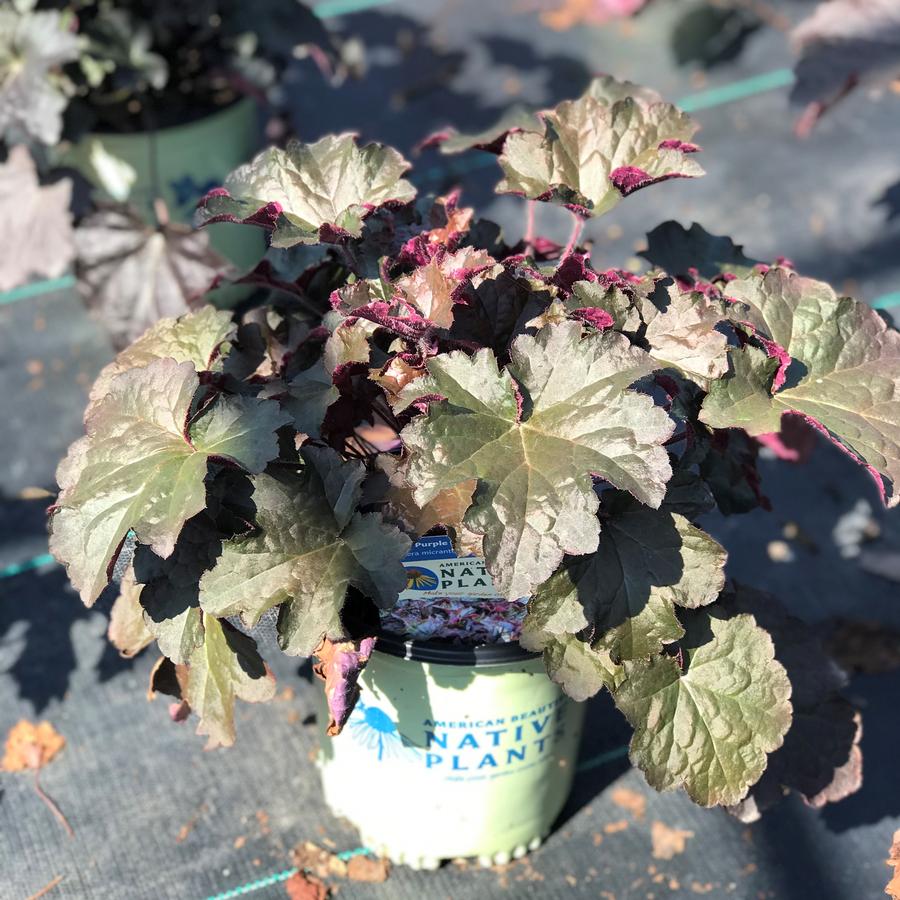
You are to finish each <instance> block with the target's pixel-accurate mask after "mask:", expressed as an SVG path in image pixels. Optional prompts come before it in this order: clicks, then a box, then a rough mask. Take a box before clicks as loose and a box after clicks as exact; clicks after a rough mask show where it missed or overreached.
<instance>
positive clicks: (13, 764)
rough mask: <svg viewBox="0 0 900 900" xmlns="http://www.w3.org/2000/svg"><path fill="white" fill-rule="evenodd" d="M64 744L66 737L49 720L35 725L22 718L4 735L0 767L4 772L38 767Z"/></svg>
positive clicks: (22, 770)
mask: <svg viewBox="0 0 900 900" xmlns="http://www.w3.org/2000/svg"><path fill="white" fill-rule="evenodd" d="M65 746H66V739H65V738H64V737H63V736H62V735H61V734H59V732H58V731H57V730H56V729H55V728H54V727H53V726H52V725H51V724H50V723H49V722H40V723H38V724H37V725H35V724H34V723H33V722H29V721H28V720H27V719H22V720H21V721H19V722H17V723H16V724H15V725H13V727H12V728H11V729H10V731H9V734H8V735H7V736H6V752H5V754H4V756H3V762H2V764H0V769H2V770H3V771H4V772H24V771H25V770H26V769H40V768H41V767H43V766H45V765H47V763H48V762H50V760H51V759H53V757H54V756H56V754H57V753H59V751H60V750H62V748H63V747H65Z"/></svg>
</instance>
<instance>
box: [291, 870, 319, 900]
mask: <svg viewBox="0 0 900 900" xmlns="http://www.w3.org/2000/svg"><path fill="white" fill-rule="evenodd" d="M284 890H285V892H286V893H287V895H288V897H289V898H290V900H327V898H328V897H330V896H331V890H330V889H329V888H328V886H327V885H325V884H323V883H322V882H321V881H320V880H319V879H318V878H316V877H315V876H314V875H304V874H303V872H295V873H294V874H293V875H291V877H290V878H288V880H287V881H286V882H285V883H284Z"/></svg>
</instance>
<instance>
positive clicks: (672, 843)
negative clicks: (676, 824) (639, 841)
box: [650, 822, 694, 859]
mask: <svg viewBox="0 0 900 900" xmlns="http://www.w3.org/2000/svg"><path fill="white" fill-rule="evenodd" d="M693 836H694V832H693V831H683V830H682V829H681V828H670V827H669V826H668V825H666V824H665V823H664V822H654V823H653V825H651V826H650V839H651V840H652V841H653V858H654V859H671V858H672V857H673V856H675V855H677V854H679V853H684V848H685V845H686V844H687V842H688V840H689V839H690V838H692V837H693Z"/></svg>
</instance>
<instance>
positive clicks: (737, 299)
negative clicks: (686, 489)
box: [700, 267, 900, 506]
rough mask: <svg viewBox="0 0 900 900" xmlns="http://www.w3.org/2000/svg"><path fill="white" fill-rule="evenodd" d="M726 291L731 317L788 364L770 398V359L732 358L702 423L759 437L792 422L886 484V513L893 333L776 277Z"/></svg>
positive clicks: (791, 277)
mask: <svg viewBox="0 0 900 900" xmlns="http://www.w3.org/2000/svg"><path fill="white" fill-rule="evenodd" d="M727 290H728V296H729V299H732V300H733V301H734V306H733V307H732V309H731V312H732V317H733V318H734V319H735V320H737V321H738V322H741V321H749V322H750V324H751V325H752V326H753V329H755V331H756V332H758V333H761V334H762V335H764V336H765V337H766V338H768V339H770V340H771V341H774V342H775V343H777V344H778V345H779V346H781V347H783V348H784V349H785V350H786V351H787V353H788V354H790V357H791V359H792V360H793V362H792V363H791V365H790V367H789V368H788V370H787V381H786V382H785V383H784V385H783V386H782V387H781V388H780V390H778V389H775V388H776V387H777V385H776V384H773V382H774V379H775V376H776V372H777V371H778V365H779V363H778V360H777V359H775V358H769V357H768V356H767V355H766V354H765V352H764V351H761V350H757V349H756V348H754V347H752V346H748V347H745V348H744V349H743V350H740V351H737V350H732V351H731V353H730V356H731V364H732V372H731V375H730V376H729V377H727V378H724V379H722V380H719V381H716V382H714V383H713V384H712V386H711V387H710V393H709V396H708V397H707V399H706V401H705V402H704V404H703V409H702V411H701V413H700V418H701V420H702V421H703V422H705V423H706V424H707V425H710V426H712V427H713V428H743V429H745V430H746V431H747V432H748V433H749V434H751V435H761V434H768V433H771V432H775V431H778V430H779V426H780V423H781V417H782V415H783V414H784V413H790V412H795V413H799V414H800V415H802V416H804V417H805V418H806V419H807V421H808V422H810V423H811V424H814V425H816V426H817V427H819V429H820V430H822V431H824V432H826V433H827V434H828V436H829V437H830V438H831V439H832V440H833V441H834V442H835V443H837V444H838V445H839V446H841V447H843V448H845V449H846V450H848V451H849V452H850V453H851V455H853V456H854V457H856V458H857V459H859V460H860V461H861V462H863V463H864V464H865V465H866V467H867V468H868V469H869V470H870V471H871V472H872V473H873V474H875V475H876V477H878V476H879V475H880V476H884V477H886V478H887V479H888V481H889V483H890V484H889V485H888V486H886V487H885V488H883V492H884V495H885V498H886V500H888V502H889V505H891V506H893V505H895V504H896V503H897V502H898V499H900V498H898V496H897V495H896V493H894V491H893V487H892V486H893V485H895V484H896V482H897V480H898V477H900V403H898V399H900V333H898V332H896V331H894V330H893V329H891V328H889V327H888V326H887V325H886V324H885V322H884V320H883V319H882V318H881V317H880V316H879V315H878V314H877V313H876V312H875V311H874V310H872V309H870V308H869V307H868V306H866V305H865V304H862V303H857V302H856V301H855V300H853V299H851V298H850V297H838V295H837V294H836V293H835V292H834V291H833V290H832V289H831V288H830V287H829V286H828V285H826V284H824V283H823V282H820V281H814V280H812V279H809V278H801V277H800V276H799V275H796V274H794V273H793V272H790V271H788V270H786V269H782V268H778V267H773V268H771V269H769V270H768V271H767V272H765V274H763V273H762V272H757V273H754V274H752V275H750V276H749V277H747V278H744V279H740V280H736V281H731V282H729V283H728V288H727ZM878 480H879V481H881V480H882V479H881V478H878Z"/></svg>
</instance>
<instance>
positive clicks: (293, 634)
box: [200, 447, 410, 656]
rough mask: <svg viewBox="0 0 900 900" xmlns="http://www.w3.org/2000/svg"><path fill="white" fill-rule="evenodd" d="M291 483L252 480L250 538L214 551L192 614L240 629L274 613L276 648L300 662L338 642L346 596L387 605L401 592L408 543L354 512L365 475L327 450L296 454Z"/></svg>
mask: <svg viewBox="0 0 900 900" xmlns="http://www.w3.org/2000/svg"><path fill="white" fill-rule="evenodd" d="M301 455H302V457H303V460H304V463H305V465H304V467H303V469H302V471H301V472H300V474H299V475H297V474H294V473H293V472H292V471H290V470H286V471H280V470H279V471H273V472H272V473H271V474H269V473H267V474H265V475H259V476H257V477H256V478H255V479H254V493H253V502H254V503H255V505H256V510H257V511H256V523H257V526H258V528H257V530H255V531H253V532H251V533H249V534H246V535H239V536H237V537H235V538H232V539H230V540H227V541H225V542H224V544H223V548H222V555H221V556H220V557H219V559H218V561H217V562H216V565H215V566H214V567H213V569H211V570H210V571H209V572H206V573H205V574H204V575H203V577H202V578H201V580H200V606H201V608H202V609H203V610H204V612H206V613H208V614H210V615H215V616H233V615H240V616H241V617H242V619H243V621H244V622H246V623H247V625H249V626H253V625H255V624H256V623H257V622H258V621H259V618H260V616H262V614H263V613H264V612H266V611H267V610H269V609H271V608H272V607H274V606H278V605H279V604H280V605H281V609H280V611H279V620H278V631H279V637H280V642H281V646H282V649H283V650H284V651H285V652H286V653H290V654H292V655H305V656H309V655H310V654H311V653H312V652H313V651H314V650H315V649H316V647H318V646H319V644H320V643H321V642H322V640H323V639H324V638H329V639H331V640H340V639H342V638H343V637H344V629H343V626H342V624H341V620H340V613H341V609H342V607H343V605H344V599H345V596H346V593H347V588H348V587H349V586H350V585H353V586H355V587H357V588H359V589H360V590H361V591H363V592H364V594H365V595H366V596H368V597H370V598H371V599H372V600H374V601H375V602H376V603H378V604H379V605H381V606H385V607H387V606H390V605H391V604H393V603H394V601H395V600H396V599H397V595H398V594H399V593H400V591H401V590H402V589H403V587H404V585H405V584H406V574H405V570H404V569H403V566H402V565H401V564H400V560H401V559H403V557H404V556H405V555H406V553H407V551H408V549H409V546H410V540H409V538H407V537H406V535H404V534H401V533H400V531H398V530H397V529H396V528H394V527H390V526H388V525H385V524H384V523H383V522H382V519H381V516H380V515H379V514H378V513H368V514H366V515H363V514H361V513H359V512H358V511H357V506H358V502H359V496H360V491H361V488H362V479H363V476H364V474H365V470H364V469H363V467H362V466H360V465H359V464H357V463H353V462H344V461H342V460H341V458H340V457H339V456H338V455H337V454H336V453H335V452H334V451H332V450H329V449H326V448H315V447H304V448H303V449H302V450H301Z"/></svg>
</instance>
